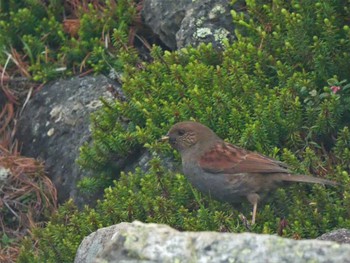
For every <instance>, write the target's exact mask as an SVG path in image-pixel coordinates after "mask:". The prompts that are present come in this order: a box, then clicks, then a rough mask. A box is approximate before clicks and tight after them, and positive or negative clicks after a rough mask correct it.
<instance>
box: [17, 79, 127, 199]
mask: <svg viewBox="0 0 350 263" xmlns="http://www.w3.org/2000/svg"><path fill="white" fill-rule="evenodd" d="M116 94H119V97H120V96H122V95H120V94H122V93H121V90H120V87H119V85H118V84H117V83H116V82H114V81H112V80H110V79H108V78H106V77H104V76H102V75H100V76H95V77H94V76H86V77H82V78H80V77H74V78H71V79H66V80H64V79H61V80H58V81H55V82H53V83H51V84H47V85H45V86H44V87H43V88H42V90H41V91H40V92H38V93H37V94H36V95H35V96H34V97H33V99H31V100H30V102H29V103H28V105H27V107H26V108H25V109H24V111H23V114H22V116H21V118H20V120H19V125H18V129H17V131H18V132H17V138H18V139H19V140H20V142H22V143H23V146H22V148H23V150H22V154H23V155H26V156H30V157H33V158H38V159H41V160H43V161H45V168H46V171H48V175H49V177H50V179H51V180H52V181H53V183H54V184H55V186H56V188H57V191H58V200H59V202H63V201H65V200H67V199H68V198H73V199H74V200H75V202H76V203H77V204H78V205H79V206H82V205H83V204H85V203H90V202H91V200H94V199H95V198H96V197H91V199H89V200H85V199H84V198H81V197H80V196H79V194H78V190H77V186H76V185H77V182H78V181H79V180H80V179H81V178H82V177H83V176H88V175H89V174H88V173H86V172H83V171H82V170H81V169H80V168H79V166H78V164H77V163H76V159H77V158H78V156H79V148H80V147H81V145H82V144H83V143H84V142H89V141H90V140H91V137H90V131H89V125H90V121H89V116H90V113H91V112H93V111H95V110H96V109H97V108H99V107H100V106H101V105H102V103H101V101H100V98H101V97H104V98H106V99H107V100H108V99H109V100H112V99H115V97H118V96H116Z"/></svg>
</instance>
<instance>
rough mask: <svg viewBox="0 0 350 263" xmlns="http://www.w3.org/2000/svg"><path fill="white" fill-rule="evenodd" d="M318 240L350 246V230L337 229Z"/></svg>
mask: <svg viewBox="0 0 350 263" xmlns="http://www.w3.org/2000/svg"><path fill="white" fill-rule="evenodd" d="M317 239H319V240H328V241H334V242H337V243H340V244H350V230H349V229H345V228H342V229H336V230H333V231H331V232H328V233H325V234H323V235H322V236H320V237H318V238H317Z"/></svg>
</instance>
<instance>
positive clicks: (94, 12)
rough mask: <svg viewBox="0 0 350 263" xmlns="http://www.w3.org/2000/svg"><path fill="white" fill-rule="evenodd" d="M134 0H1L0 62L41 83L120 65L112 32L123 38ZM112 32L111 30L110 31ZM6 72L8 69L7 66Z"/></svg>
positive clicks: (134, 10)
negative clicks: (16, 68)
mask: <svg viewBox="0 0 350 263" xmlns="http://www.w3.org/2000/svg"><path fill="white" fill-rule="evenodd" d="M134 3H135V1H133V0H118V1H115V0H102V1H86V0H83V1H72V0H71V1H69V0H50V1H43V0H22V1H18V0H1V1H0V51H1V52H0V64H1V65H5V64H6V61H8V62H10V63H9V65H8V66H7V67H8V69H7V70H9V69H11V68H12V66H14V67H18V68H19V69H20V72H21V73H22V74H24V75H25V76H26V77H32V78H33V79H34V80H37V81H46V80H50V79H53V78H55V77H56V78H57V77H58V76H60V75H62V74H65V75H70V74H72V73H78V72H81V71H83V70H87V69H93V70H94V71H95V72H108V70H111V69H112V68H120V61H118V59H117V58H116V55H115V53H116V49H115V48H113V45H112V44H111V43H112V42H113V41H116V40H118V39H115V38H114V37H113V36H115V35H117V36H119V37H124V38H125V37H127V34H128V30H129V26H130V24H131V22H132V20H133V18H134V17H135V12H136V9H135V6H134ZM113 30H114V34H113ZM10 71H11V70H10Z"/></svg>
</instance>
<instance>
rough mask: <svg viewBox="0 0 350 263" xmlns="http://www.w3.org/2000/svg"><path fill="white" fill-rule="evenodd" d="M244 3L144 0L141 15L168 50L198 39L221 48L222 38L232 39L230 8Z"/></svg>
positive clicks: (239, 8)
mask: <svg viewBox="0 0 350 263" xmlns="http://www.w3.org/2000/svg"><path fill="white" fill-rule="evenodd" d="M243 7H244V1H242V0H241V1H237V3H235V4H234V5H233V6H231V5H230V1H226V0H201V1H190V0H180V1H164V0H145V1H144V2H143V10H142V17H143V19H144V23H145V24H146V25H147V26H148V27H150V28H151V29H152V30H153V32H154V33H155V34H157V35H158V36H159V38H160V40H161V41H163V43H164V44H165V45H166V46H167V47H169V48H170V49H171V50H175V49H180V48H182V47H185V46H188V45H192V46H198V45H199V44H200V43H212V44H213V46H214V47H215V48H221V47H222V45H223V41H224V40H225V39H227V40H229V41H231V42H232V41H233V40H234V39H235V36H234V25H233V22H232V17H231V13H230V11H231V9H235V10H237V12H241V11H243V10H244V8H243Z"/></svg>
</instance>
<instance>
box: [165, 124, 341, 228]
mask: <svg viewBox="0 0 350 263" xmlns="http://www.w3.org/2000/svg"><path fill="white" fill-rule="evenodd" d="M164 139H167V140H168V141H169V143H170V145H171V146H172V147H173V148H174V149H176V150H178V151H179V152H180V154H181V158H182V166H183V172H184V174H185V175H186V177H187V178H188V179H189V181H190V182H191V184H192V185H193V186H194V187H196V188H197V189H198V190H200V191H201V192H203V193H206V194H210V195H211V196H212V197H213V198H215V199H218V200H220V201H225V202H230V203H235V202H240V201H241V200H242V198H247V199H248V201H249V202H250V203H251V204H252V205H253V216H252V224H254V223H255V217H256V210H257V205H258V202H259V199H260V195H261V194H262V193H264V192H268V191H271V190H273V189H275V188H276V187H278V186H282V185H283V183H284V182H305V183H318V184H327V185H336V183H335V182H332V181H329V180H325V179H320V178H316V177H312V176H306V175H292V174H291V171H289V170H288V167H287V165H286V164H284V163H282V162H280V161H277V160H274V159H272V158H269V157H267V156H264V155H262V154H259V153H256V152H251V151H248V150H245V149H243V148H240V147H237V146H235V145H232V144H230V143H227V142H225V141H223V140H222V139H220V138H219V137H218V136H217V135H216V134H215V133H214V132H213V131H212V130H211V129H209V128H208V127H206V126H204V125H203V124H200V123H198V122H193V121H185V122H179V123H177V124H175V125H174V126H173V127H172V128H171V129H170V131H169V132H168V134H167V136H165V137H164V138H163V140H164Z"/></svg>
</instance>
